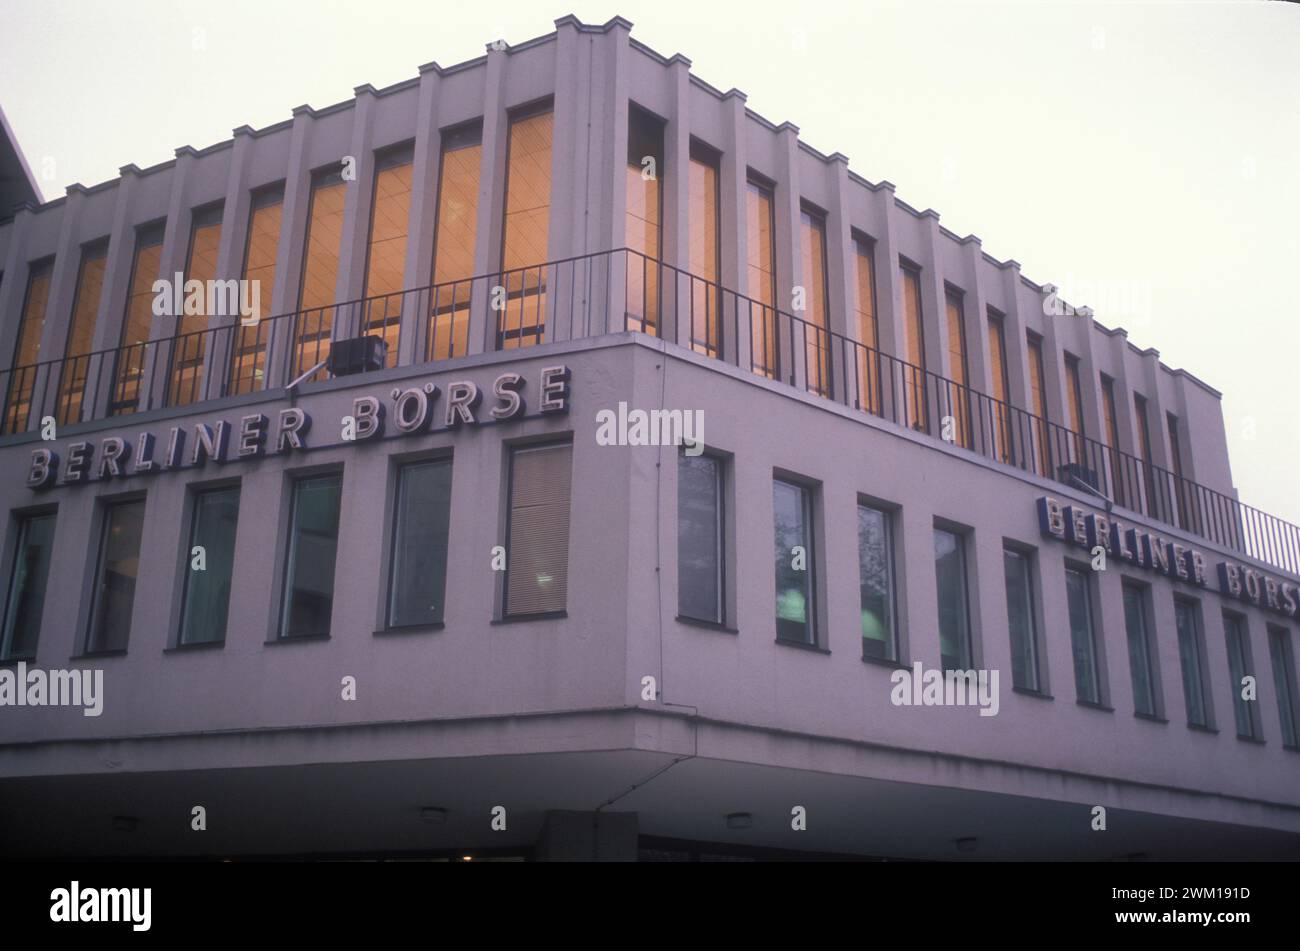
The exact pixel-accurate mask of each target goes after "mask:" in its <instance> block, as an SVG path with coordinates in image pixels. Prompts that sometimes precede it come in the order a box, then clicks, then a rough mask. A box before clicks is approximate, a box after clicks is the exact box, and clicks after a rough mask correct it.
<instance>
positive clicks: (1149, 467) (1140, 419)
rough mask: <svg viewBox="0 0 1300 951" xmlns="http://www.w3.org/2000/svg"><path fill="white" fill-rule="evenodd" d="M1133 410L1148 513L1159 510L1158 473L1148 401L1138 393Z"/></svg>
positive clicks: (1134, 395) (1134, 397)
mask: <svg viewBox="0 0 1300 951" xmlns="http://www.w3.org/2000/svg"><path fill="white" fill-rule="evenodd" d="M1133 412H1134V414H1135V415H1136V416H1137V437H1138V455H1140V456H1141V457H1142V481H1143V483H1144V485H1145V488H1146V494H1147V506H1146V511H1147V514H1148V515H1154V514H1155V513H1156V512H1157V511H1158V508H1157V503H1156V473H1155V468H1154V465H1155V463H1154V460H1153V459H1152V457H1151V427H1150V425H1149V424H1148V421H1147V401H1146V399H1145V398H1144V397H1142V396H1139V395H1138V394H1137V393H1134V394H1133Z"/></svg>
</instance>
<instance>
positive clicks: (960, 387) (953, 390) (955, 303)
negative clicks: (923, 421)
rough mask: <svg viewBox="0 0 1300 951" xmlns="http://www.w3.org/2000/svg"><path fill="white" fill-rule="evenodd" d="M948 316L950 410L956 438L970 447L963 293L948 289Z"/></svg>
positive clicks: (959, 442) (946, 296)
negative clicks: (950, 382) (951, 384)
mask: <svg viewBox="0 0 1300 951" xmlns="http://www.w3.org/2000/svg"><path fill="white" fill-rule="evenodd" d="M944 303H945V306H946V309H947V317H948V375H949V377H950V378H951V379H952V382H953V383H954V384H956V385H955V386H949V387H947V390H948V411H949V412H950V413H951V414H952V416H953V418H954V423H955V428H954V430H953V438H954V441H955V442H956V443H957V445H959V446H964V447H966V448H967V449H969V448H971V425H970V390H969V389H967V385H968V381H969V379H970V374H969V372H968V367H967V365H966V320H965V314H964V313H963V310H962V295H961V294H960V292H957V291H954V290H951V289H949V291H948V292H947V294H946V295H945V296H944Z"/></svg>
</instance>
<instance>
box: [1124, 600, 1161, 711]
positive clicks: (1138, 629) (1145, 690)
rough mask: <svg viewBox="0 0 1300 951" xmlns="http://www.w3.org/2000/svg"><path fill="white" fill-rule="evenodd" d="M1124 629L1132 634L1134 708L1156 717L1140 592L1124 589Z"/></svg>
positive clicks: (1143, 610)
mask: <svg viewBox="0 0 1300 951" xmlns="http://www.w3.org/2000/svg"><path fill="white" fill-rule="evenodd" d="M1124 627H1125V630H1126V632H1127V635H1128V662H1129V671H1130V673H1131V674H1132V678H1133V707H1134V709H1135V710H1137V712H1138V713H1144V714H1146V715H1147V716H1155V715H1156V705H1155V686H1154V684H1153V682H1152V679H1151V649H1150V645H1149V644H1148V642H1147V622H1146V595H1145V593H1143V592H1142V591H1141V590H1140V589H1138V588H1134V587H1130V586H1127V585H1126V586H1125V587H1124Z"/></svg>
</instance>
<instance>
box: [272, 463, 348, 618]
mask: <svg viewBox="0 0 1300 951" xmlns="http://www.w3.org/2000/svg"><path fill="white" fill-rule="evenodd" d="M342 488H343V477H342V476H341V475H340V474H338V473H331V474H329V475H324V476H316V477H313V478H309V479H299V480H297V481H296V482H294V484H293V502H292V505H291V507H290V512H289V550H288V552H287V553H286V558H285V570H284V596H283V599H282V603H281V606H280V637H282V638H283V637H311V636H324V635H326V634H329V632H330V612H331V611H332V610H333V607H334V562H335V558H336V556H337V554H338V547H339V502H340V499H341V496H342Z"/></svg>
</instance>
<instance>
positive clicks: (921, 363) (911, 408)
mask: <svg viewBox="0 0 1300 951" xmlns="http://www.w3.org/2000/svg"><path fill="white" fill-rule="evenodd" d="M899 274H900V276H901V277H902V280H903V335H904V338H905V342H906V346H905V347H904V352H905V353H906V355H907V356H906V360H907V363H906V364H905V365H904V366H903V367H902V371H903V381H902V382H903V406H904V414H905V418H906V419H907V425H908V426H910V427H911V428H912V429H918V430H921V431H922V432H929V431H930V430H929V422H928V420H929V411H928V409H927V407H926V399H925V397H926V386H925V324H924V322H923V319H922V317H923V315H922V312H921V272H920V271H918V270H916V269H915V268H913V267H909V266H908V265H906V264H904V265H902V266H901V267H900V270H899Z"/></svg>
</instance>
